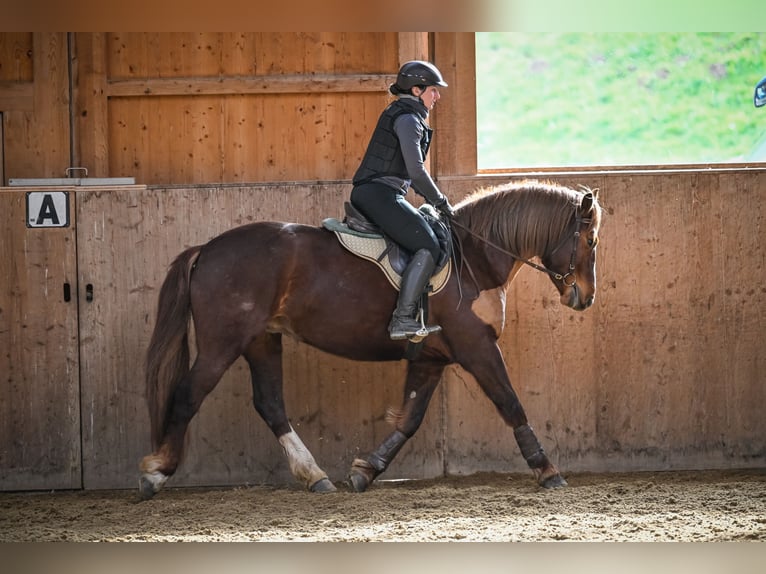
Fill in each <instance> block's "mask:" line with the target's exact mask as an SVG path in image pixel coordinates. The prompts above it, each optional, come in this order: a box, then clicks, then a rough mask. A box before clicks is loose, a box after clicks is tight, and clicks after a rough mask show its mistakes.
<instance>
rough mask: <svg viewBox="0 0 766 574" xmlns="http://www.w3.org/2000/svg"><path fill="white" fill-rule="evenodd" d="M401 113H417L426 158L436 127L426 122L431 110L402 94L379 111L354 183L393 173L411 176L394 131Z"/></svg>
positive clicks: (421, 144) (365, 181) (403, 177)
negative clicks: (421, 128)
mask: <svg viewBox="0 0 766 574" xmlns="http://www.w3.org/2000/svg"><path fill="white" fill-rule="evenodd" d="M402 114H413V115H415V116H416V117H417V118H418V120H419V121H420V123H421V125H422V126H423V137H422V138H421V140H420V149H421V152H422V153H423V157H424V158H425V156H426V154H427V153H428V148H429V146H430V145H431V135H432V134H433V130H432V129H431V128H429V127H428V124H426V122H425V118H426V117H428V111H427V110H426V108H425V106H424V105H423V104H422V103H420V102H419V101H416V100H410V99H405V98H400V99H398V100H396V101H394V102H392V103H391V104H390V105H389V106H388V107H387V108H386V109H385V110H383V113H382V114H381V115H380V119H378V124H377V126H375V131H373V133H372V137H371V138H370V143H369V144H368V146H367V151H366V152H365V154H364V157H363V158H362V163H361V165H360V166H359V169H358V170H357V171H356V174H354V179H353V183H354V185H360V184H363V183H368V182H370V181H372V180H374V179H377V178H379V177H384V176H394V177H397V178H400V179H403V180H407V179H409V178H410V176H409V174H408V173H407V167H406V166H405V164H404V158H403V157H402V150H401V148H400V146H399V138H398V137H397V135H396V132H395V131H394V122H395V121H396V118H398V117H399V116H400V115H402Z"/></svg>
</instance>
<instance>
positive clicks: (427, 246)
mask: <svg viewBox="0 0 766 574" xmlns="http://www.w3.org/2000/svg"><path fill="white" fill-rule="evenodd" d="M438 86H443V87H446V86H447V83H446V82H445V81H444V79H443V78H442V75H441V72H439V70H438V69H437V68H436V66H434V65H433V64H431V63H429V62H424V61H420V60H413V61H410V62H407V63H405V64H404V65H402V67H401V68H400V69H399V73H398V74H397V77H396V83H394V84H391V85H390V86H389V88H388V89H389V91H390V92H391V93H392V94H393V95H395V96H397V99H396V100H394V101H393V102H392V103H391V104H389V105H388V107H386V109H385V110H383V113H382V114H381V116H380V118H379V120H378V124H377V126H376V127H375V131H374V132H373V133H372V137H371V138H370V143H369V144H368V147H367V151H366V152H365V154H364V157H363V158H362V163H361V165H360V166H359V169H358V170H357V172H356V174H355V175H354V179H353V184H354V187H353V189H352V191H351V198H350V199H351V203H352V205H353V206H354V207H356V208H357V209H358V210H359V211H360V212H362V214H363V215H365V216H366V217H367V218H368V219H370V220H371V221H373V222H374V223H375V224H377V226H378V227H380V228H381V229H382V230H383V232H384V233H385V234H386V235H388V236H389V237H390V238H391V239H392V240H393V241H395V242H396V243H397V244H399V245H401V246H402V247H404V248H405V249H407V250H408V251H410V252H411V253H412V254H413V256H412V259H411V261H410V263H409V265H408V266H407V268H406V269H405V271H404V273H402V282H401V286H400V289H399V301H398V303H397V305H396V309H395V310H394V313H393V316H392V318H391V323H390V324H389V326H388V331H389V335H390V336H391V338H392V339H406V338H409V337H411V336H413V335H416V334H420V335H423V334H424V333H423V331H422V325H421V323H420V322H419V321H418V320H417V319H416V317H415V313H416V309H417V301H418V298H419V297H420V296H421V295H422V293H423V290H424V289H425V287H426V285H428V281H429V279H430V278H431V274H432V273H433V271H434V268H435V267H436V261H438V259H439V254H440V247H439V241H438V239H437V238H436V235H434V232H433V230H432V229H431V227H430V226H429V225H428V223H427V222H426V220H425V219H424V218H423V216H422V215H421V214H420V212H419V211H418V210H417V209H415V208H414V207H413V206H412V205H411V204H410V203H409V202H408V201H407V200H406V199H405V195H406V194H407V190H408V188H409V187H410V186H411V187H412V188H413V189H414V190H415V191H416V192H417V193H418V194H419V195H421V196H423V197H424V198H425V199H426V201H428V203H430V204H431V205H433V206H434V207H436V208H437V209H438V210H439V211H440V212H441V213H442V214H443V215H445V216H447V217H451V216H452V206H451V205H450V203H449V201H448V200H447V198H446V197H445V196H444V194H442V193H441V192H440V191H439V188H438V187H436V184H435V183H434V181H433V179H431V176H430V175H429V173H428V171H427V170H426V168H425V165H424V161H425V158H426V154H427V153H428V147H429V145H430V144H431V136H432V134H433V130H432V129H431V128H429V127H428V124H427V123H426V120H427V118H428V112H429V111H430V110H431V109H433V107H434V104H435V103H436V102H437V101H438V100H439V98H441V95H440V94H439V88H438ZM440 329H441V327H440V326H438V325H432V326H428V327H426V332H427V333H428V334H430V333H433V332H435V331H439V330H440Z"/></svg>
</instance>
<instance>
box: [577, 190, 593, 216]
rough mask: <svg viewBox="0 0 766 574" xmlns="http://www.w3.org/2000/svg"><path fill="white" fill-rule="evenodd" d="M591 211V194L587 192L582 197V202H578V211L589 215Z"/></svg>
mask: <svg viewBox="0 0 766 574" xmlns="http://www.w3.org/2000/svg"><path fill="white" fill-rule="evenodd" d="M592 209H593V193H591V192H588V193H586V194H585V195H584V196H583V198H582V202H580V211H581V212H582V213H590V212H591V210H592Z"/></svg>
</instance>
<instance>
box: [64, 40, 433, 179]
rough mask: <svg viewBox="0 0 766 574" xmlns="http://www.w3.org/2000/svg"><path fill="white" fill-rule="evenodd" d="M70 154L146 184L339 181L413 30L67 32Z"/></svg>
mask: <svg viewBox="0 0 766 574" xmlns="http://www.w3.org/2000/svg"><path fill="white" fill-rule="evenodd" d="M75 46H76V54H77V58H76V69H75V85H76V86H77V89H76V91H77V95H76V97H75V102H76V111H75V117H76V128H75V129H76V132H77V137H76V143H75V150H74V153H75V157H76V162H77V163H78V165H82V166H85V167H87V168H88V169H89V173H90V174H91V175H96V176H106V175H110V176H119V177H124V176H132V177H135V178H136V181H137V182H139V183H147V184H171V183H172V184H179V183H184V184H199V183H216V182H228V183H232V182H252V181H296V180H313V181H317V180H338V179H350V178H351V176H352V175H353V173H354V171H355V169H356V167H357V166H358V163H359V160H360V159H361V156H362V153H363V152H364V149H365V146H366V144H367V140H368V138H369V134H370V133H371V131H372V127H373V126H374V124H375V122H376V121H377V118H378V115H379V113H380V111H381V109H382V108H383V107H384V106H385V105H386V103H387V101H388V97H389V96H388V95H387V91H386V88H387V85H388V84H389V83H390V82H391V81H392V79H393V77H394V76H395V74H396V71H397V69H398V67H399V61H400V59H404V60H406V59H412V58H423V57H426V56H425V55H426V50H427V35H426V34H422V33H421V34H418V33H348V32H342V33H341V32H339V33H330V32H323V33H248V34H244V33H158V34H150V33H113V34H101V33H96V34H91V33H80V34H76V35H75Z"/></svg>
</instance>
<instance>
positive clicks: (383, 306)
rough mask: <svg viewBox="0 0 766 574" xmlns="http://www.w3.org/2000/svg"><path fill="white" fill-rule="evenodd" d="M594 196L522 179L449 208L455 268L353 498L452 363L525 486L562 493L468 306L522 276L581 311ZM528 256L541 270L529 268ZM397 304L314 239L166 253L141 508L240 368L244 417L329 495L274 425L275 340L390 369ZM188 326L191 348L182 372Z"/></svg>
mask: <svg viewBox="0 0 766 574" xmlns="http://www.w3.org/2000/svg"><path fill="white" fill-rule="evenodd" d="M596 195H597V194H596V193H595V192H592V191H591V190H589V189H587V188H582V189H581V190H574V189H571V188H568V187H565V186H560V185H555V184H551V183H543V182H536V181H524V182H520V183H516V184H508V185H504V186H498V187H495V188H489V189H480V190H478V191H475V192H474V193H473V194H472V195H469V196H468V197H466V198H465V199H464V200H463V201H461V202H460V203H458V204H457V205H456V206H455V214H454V217H453V218H452V222H451V229H452V236H453V242H454V244H455V247H456V249H455V252H456V253H455V265H454V270H453V273H452V275H451V277H450V278H449V281H448V283H447V285H446V286H445V287H444V289H442V290H441V291H439V292H438V293H436V294H434V295H432V296H431V297H430V302H429V310H430V321H431V322H433V323H435V324H438V325H441V326H442V330H441V331H440V332H438V333H435V334H432V335H430V336H428V337H426V339H425V340H423V341H422V346H421V348H420V351H419V353H418V354H417V355H416V356H414V357H412V358H410V359H409V361H408V366H407V377H406V381H405V384H404V398H403V402H402V405H401V407H400V409H399V410H398V412H397V413H396V416H395V417H393V420H392V422H394V423H395V424H394V426H395V428H394V430H393V432H392V433H391V434H390V435H389V436H388V437H387V438H386V439H385V440H384V441H383V442H382V443H381V444H380V445H379V446H378V447H377V448H376V449H375V450H374V451H373V452H372V453H371V454H369V455H367V456H366V457H365V458H357V459H356V460H354V461H353V463H352V466H351V470H350V473H349V475H348V481H347V483H348V484H349V486H350V487H351V488H352V489H353V490H355V491H364V490H365V489H366V488H367V487H368V486H369V485H370V483H371V482H372V481H373V480H374V479H375V478H376V477H377V476H378V475H380V473H382V472H383V471H384V470H385V469H386V468H387V467H388V466H389V464H390V463H391V461H392V460H393V459H394V457H395V456H396V454H397V452H399V450H400V449H401V447H402V445H403V444H404V443H405V442H406V441H407V440H408V439H409V438H410V437H412V436H413V435H414V434H415V432H416V431H417V429H418V427H419V426H420V424H421V422H422V421H423V417H424V415H425V412H426V408H427V407H428V403H429V401H430V399H431V396H432V395H433V392H434V390H435V389H436V387H437V385H438V384H439V381H440V379H441V376H442V372H443V371H444V368H445V367H446V366H447V365H450V364H453V363H456V364H458V365H460V366H461V367H462V368H463V369H465V370H466V371H468V372H469V373H471V374H472V375H473V376H474V378H475V379H476V381H477V382H478V384H479V386H480V387H481V389H482V390H483V391H484V392H485V393H486V394H487V396H488V397H489V399H490V400H491V401H492V402H493V403H494V405H495V407H496V408H497V410H498V411H499V413H500V416H501V417H502V418H503V420H504V421H505V423H506V424H507V425H509V426H510V427H511V428H512V429H513V431H514V436H515V438H516V441H517V444H518V445H519V449H520V451H521V454H522V456H523V457H524V459H525V460H526V461H527V463H528V465H529V467H530V468H531V469H532V471H533V473H534V475H535V478H536V480H537V481H538V483H539V484H540V485H541V486H544V487H557V486H564V485H566V481H565V480H564V478H563V477H562V476H561V475H560V473H559V471H558V469H557V468H556V466H555V465H554V464H553V463H552V462H551V461H550V460H549V459H548V456H547V455H546V453H545V451H544V450H543V448H542V446H541V445H540V443H539V441H538V439H537V437H536V435H535V433H534V432H533V430H532V428H531V426H530V425H529V424H528V422H527V416H526V414H525V412H524V409H523V407H522V405H521V403H520V402H519V399H518V397H517V395H516V393H515V392H514V390H513V388H512V386H511V382H510V380H509V377H508V374H507V371H506V366H505V363H504V361H503V357H502V355H501V353H500V349H499V348H498V345H497V340H498V338H499V336H500V332H499V329H500V327H499V325H501V324H502V321H501V320H500V319H502V317H493V316H491V315H490V314H488V313H487V312H486V311H483V309H484V310H486V309H488V308H493V307H492V306H488V305H484V304H483V303H486V302H487V301H488V300H492V299H494V300H497V299H498V298H500V299H502V302H504V298H503V295H504V290H503V289H498V288H505V287H507V286H508V284H509V283H510V282H511V281H512V280H513V278H514V276H515V274H516V272H517V271H518V270H519V268H520V267H521V266H522V265H524V264H529V265H532V266H534V267H535V268H537V269H539V270H541V271H544V272H546V273H548V274H549V276H550V278H551V281H552V282H553V284H554V286H555V287H556V289H557V290H558V292H559V294H560V298H561V303H562V304H563V305H566V306H567V307H571V308H572V309H575V310H584V309H587V308H588V307H590V306H591V305H592V304H593V300H594V297H595V295H596V244H597V243H598V233H599V227H600V224H601V207H600V206H599V204H598V200H597V197H596ZM535 257H536V258H539V260H540V262H541V263H542V265H540V264H538V263H534V262H532V261H530V259H532V258H535ZM396 297H397V294H396V291H395V289H394V288H393V287H392V286H391V285H390V283H389V282H388V281H387V280H386V278H385V276H384V275H383V273H382V272H381V271H380V270H379V269H378V268H377V267H376V266H375V265H374V264H371V263H370V262H368V261H365V260H364V259H362V258H359V257H356V256H355V255H353V254H351V253H349V252H348V251H346V250H345V249H344V248H343V247H342V246H341V245H340V243H339V242H338V240H337V238H336V237H335V235H334V234H333V233H331V232H329V231H327V230H325V229H323V228H320V227H312V226H308V225H299V224H295V223H279V222H257V223H252V224H249V225H244V226H241V227H237V228H234V229H231V230H229V231H227V232H225V233H223V234H221V235H219V236H217V237H215V238H214V239H212V240H211V241H210V242H208V243H207V244H205V245H201V246H196V247H191V248H189V249H187V250H185V251H184V252H182V253H181V254H180V255H178V257H177V258H176V259H175V261H174V262H173V263H172V265H171V267H170V269H169V271H168V274H167V277H166V278H165V281H164V282H163V284H162V288H161V290H160V295H159V304H158V312H157V321H156V326H155V329H154V333H153V335H152V339H151V343H150V346H149V349H148V353H147V365H146V371H147V372H146V392H147V399H148V403H149V411H150V419H151V435H152V443H153V448H154V452H153V453H152V454H150V455H147V456H146V457H144V458H143V460H142V461H141V463H140V470H141V476H140V480H139V486H140V494H141V497H142V498H144V499H147V498H151V497H152V496H153V495H154V494H155V493H157V492H158V491H159V490H160V489H161V488H162V486H163V485H164V484H165V481H166V480H167V479H168V478H169V477H170V476H171V475H173V473H174V472H175V471H176V469H177V468H178V465H179V463H180V461H181V457H182V451H183V446H184V437H185V435H186V431H187V427H188V425H189V422H190V421H191V419H192V417H193V416H194V415H195V414H196V413H197V411H198V410H199V408H200V405H201V404H202V401H203V400H204V399H205V397H206V396H207V394H208V393H210V392H211V391H212V390H213V388H215V386H216V384H217V383H218V381H219V380H220V379H221V377H222V376H223V374H224V372H225V371H226V370H227V369H228V368H229V367H230V366H231V365H232V363H234V361H235V360H236V359H237V358H238V357H239V356H240V355H243V356H244V357H245V359H246V360H247V362H248V364H249V367H250V371H251V374H252V388H253V404H254V405H255V409H256V410H257V411H258V413H259V414H260V416H261V417H263V420H264V421H265V422H266V424H267V425H268V426H269V428H270V429H271V431H272V432H273V433H274V435H275V437H276V438H277V440H278V441H279V443H280V444H281V445H282V447H283V449H284V452H285V455H286V457H287V459H288V462H289V466H290V471H291V472H292V474H293V475H294V476H295V478H296V479H297V480H299V481H301V482H302V483H304V484H305V485H306V487H307V488H308V489H309V490H311V491H314V492H327V491H332V490H335V488H336V487H335V485H334V484H333V483H332V482H331V481H330V480H329V478H328V476H327V474H326V473H325V472H324V471H323V470H322V469H321V468H320V467H319V466H318V465H317V463H316V462H315V460H314V457H313V456H312V454H311V453H310V452H309V450H308V449H307V448H306V446H305V445H304V444H303V442H302V441H301V439H300V438H299V437H298V435H297V433H296V432H295V430H294V429H293V428H292V427H291V426H290V422H289V420H288V417H287V414H286V412H285V405H284V400H283V394H282V336H283V335H287V336H291V337H294V338H296V339H297V340H298V341H301V342H303V343H306V344H308V345H312V346H314V347H316V348H318V349H321V350H323V351H326V352H328V353H332V354H335V355H340V356H342V357H347V358H349V359H353V360H360V361H398V360H401V359H403V357H404V355H405V351H406V349H407V345H408V344H409V343H408V342H407V341H393V340H391V339H390V338H389V336H388V331H387V325H388V321H389V318H390V315H391V312H392V310H393V308H394V306H395V303H396ZM494 308H499V309H504V305H503V304H501V305H499V306H495V307H494ZM349 309H354V313H349ZM190 317H193V319H192V320H193V322H194V328H195V336H196V346H197V349H196V351H197V353H196V357H195V359H194V362H193V365H192V366H191V368H190V351H189V345H188V336H189V321H190Z"/></svg>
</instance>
